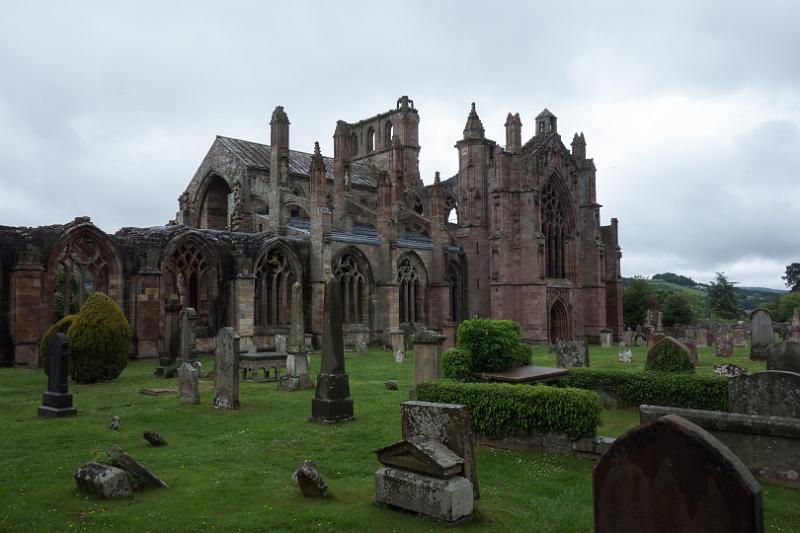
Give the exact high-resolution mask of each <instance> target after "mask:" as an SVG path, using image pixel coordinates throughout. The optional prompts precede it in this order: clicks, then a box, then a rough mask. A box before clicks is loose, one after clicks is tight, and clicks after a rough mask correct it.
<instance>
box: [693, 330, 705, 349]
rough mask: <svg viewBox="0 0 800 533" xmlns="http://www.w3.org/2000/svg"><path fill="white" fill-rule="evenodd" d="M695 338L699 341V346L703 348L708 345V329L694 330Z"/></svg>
mask: <svg viewBox="0 0 800 533" xmlns="http://www.w3.org/2000/svg"><path fill="white" fill-rule="evenodd" d="M694 338H695V340H696V341H697V347H698V348H703V347H705V346H708V345H709V344H708V330H706V329H705V328H698V329H696V330H695V332H694Z"/></svg>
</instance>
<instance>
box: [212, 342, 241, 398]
mask: <svg viewBox="0 0 800 533" xmlns="http://www.w3.org/2000/svg"><path fill="white" fill-rule="evenodd" d="M216 344H217V346H216V348H215V349H214V409H238V408H239V336H238V335H237V334H236V330H234V329H233V328H231V327H224V328H222V329H220V330H219V333H217V339H216Z"/></svg>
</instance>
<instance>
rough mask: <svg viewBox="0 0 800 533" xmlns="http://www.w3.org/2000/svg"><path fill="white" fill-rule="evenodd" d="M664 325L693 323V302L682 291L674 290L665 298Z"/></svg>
mask: <svg viewBox="0 0 800 533" xmlns="http://www.w3.org/2000/svg"><path fill="white" fill-rule="evenodd" d="M663 312H664V325H665V326H668V327H669V326H674V325H676V324H692V323H693V322H694V319H695V314H694V309H692V302H690V301H689V298H688V297H687V296H686V294H684V293H682V292H672V293H670V294H669V296H667V298H666V299H665V300H664V307H663Z"/></svg>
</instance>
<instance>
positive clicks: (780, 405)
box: [728, 370, 800, 418]
mask: <svg viewBox="0 0 800 533" xmlns="http://www.w3.org/2000/svg"><path fill="white" fill-rule="evenodd" d="M728 410H729V411H730V412H731V413H743V414H746V415H761V416H783V417H786V418H800V374H796V373H794V372H783V371H780V370H767V371H766V372H756V373H755V374H743V375H741V376H737V377H735V378H732V379H731V380H730V381H728Z"/></svg>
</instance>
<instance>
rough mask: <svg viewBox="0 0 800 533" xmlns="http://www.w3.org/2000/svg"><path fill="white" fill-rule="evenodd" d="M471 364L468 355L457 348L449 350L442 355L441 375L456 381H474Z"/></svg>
mask: <svg viewBox="0 0 800 533" xmlns="http://www.w3.org/2000/svg"><path fill="white" fill-rule="evenodd" d="M471 364H472V360H471V358H470V356H469V353H467V352H466V351H464V350H461V349H459V348H450V349H448V350H445V351H444V353H443V354H442V375H443V376H444V377H446V378H447V379H454V380H456V381H475V380H474V379H473V377H472V367H471Z"/></svg>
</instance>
